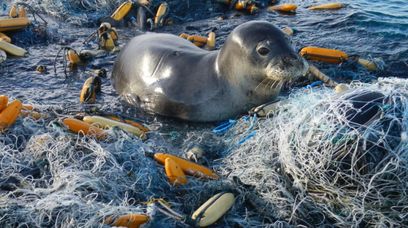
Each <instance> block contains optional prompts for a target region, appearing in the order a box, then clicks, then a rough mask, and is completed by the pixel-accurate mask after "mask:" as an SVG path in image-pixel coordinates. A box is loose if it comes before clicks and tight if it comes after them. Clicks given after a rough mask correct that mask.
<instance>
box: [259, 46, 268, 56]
mask: <svg viewBox="0 0 408 228" xmlns="http://www.w3.org/2000/svg"><path fill="white" fill-rule="evenodd" d="M257 51H258V53H259V54H260V55H267V54H268V53H269V49H268V48H266V47H260V48H258V50H257Z"/></svg>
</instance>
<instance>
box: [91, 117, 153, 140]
mask: <svg viewBox="0 0 408 228" xmlns="http://www.w3.org/2000/svg"><path fill="white" fill-rule="evenodd" d="M84 121H85V122H87V123H95V124H98V125H99V126H101V127H103V128H108V127H118V128H120V129H122V130H124V131H127V132H130V133H132V134H134V135H136V136H138V137H139V138H141V139H146V134H145V132H143V131H142V130H140V129H139V128H137V127H133V126H132V125H130V124H127V123H122V122H119V121H115V120H111V119H108V118H105V117H102V116H85V117H84Z"/></svg>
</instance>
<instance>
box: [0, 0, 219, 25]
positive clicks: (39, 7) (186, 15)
mask: <svg viewBox="0 0 408 228" xmlns="http://www.w3.org/2000/svg"><path fill="white" fill-rule="evenodd" d="M126 1H128V0H40V1H38V0H27V1H21V0H8V5H7V4H4V6H2V7H3V8H4V12H5V13H6V12H7V9H8V8H9V7H10V6H11V4H12V3H17V2H24V3H27V4H29V5H30V6H31V7H33V8H34V9H35V10H36V12H38V13H41V14H46V15H49V16H52V17H54V18H56V19H58V20H61V21H63V22H64V23H66V24H71V25H77V26H83V25H85V26H91V25H94V26H95V25H96V24H97V22H98V21H99V19H100V18H104V17H109V16H110V15H111V14H112V13H113V12H114V11H115V10H116V9H117V8H118V7H119V6H120V5H121V4H122V3H124V2H126ZM132 2H133V3H137V2H139V3H141V4H148V7H149V9H150V11H152V13H156V9H157V8H158V6H159V5H160V4H161V3H162V2H164V1H158V0H134V1H132ZM165 2H167V3H168V4H169V8H170V13H171V17H172V18H173V19H174V20H176V21H182V22H188V21H192V20H197V19H202V18H208V17H209V15H210V14H212V12H214V11H220V10H221V9H223V8H225V6H223V5H222V4H220V3H216V2H213V1H191V0H176V1H174V0H169V1H165ZM135 13H136V11H133V12H131V13H130V14H131V16H133V17H135V18H136V14H135ZM150 16H154V15H150Z"/></svg>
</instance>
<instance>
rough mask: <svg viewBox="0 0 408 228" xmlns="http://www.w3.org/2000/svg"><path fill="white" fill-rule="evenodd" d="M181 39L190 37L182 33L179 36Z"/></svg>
mask: <svg viewBox="0 0 408 228" xmlns="http://www.w3.org/2000/svg"><path fill="white" fill-rule="evenodd" d="M179 37H181V38H183V39H187V38H188V37H189V35H188V34H187V33H181V34H180V35H179Z"/></svg>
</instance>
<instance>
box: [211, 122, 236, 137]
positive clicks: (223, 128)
mask: <svg viewBox="0 0 408 228" xmlns="http://www.w3.org/2000/svg"><path fill="white" fill-rule="evenodd" d="M236 123H237V121H236V120H231V119H230V120H228V121H225V122H223V123H221V124H220V125H219V126H217V127H216V128H214V129H213V130H212V132H213V133H215V134H217V135H222V134H224V133H225V132H227V131H228V130H229V129H230V128H231V127H233V126H234V125H235V124H236Z"/></svg>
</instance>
